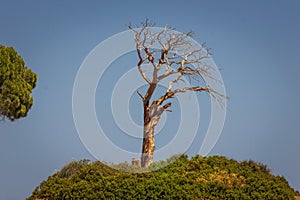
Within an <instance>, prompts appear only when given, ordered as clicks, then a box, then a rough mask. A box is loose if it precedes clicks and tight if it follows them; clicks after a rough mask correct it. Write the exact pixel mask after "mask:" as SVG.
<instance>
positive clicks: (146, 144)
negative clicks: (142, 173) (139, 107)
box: [141, 104, 164, 167]
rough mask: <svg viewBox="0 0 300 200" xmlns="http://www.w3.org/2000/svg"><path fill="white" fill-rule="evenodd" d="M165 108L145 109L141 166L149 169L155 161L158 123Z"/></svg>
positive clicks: (147, 107) (154, 106)
mask: <svg viewBox="0 0 300 200" xmlns="http://www.w3.org/2000/svg"><path fill="white" fill-rule="evenodd" d="M163 111H164V108H163V107H162V106H157V105H156V104H153V105H152V106H151V107H150V108H149V106H145V107H144V133H143V146H142V157H141V166H142V167H148V166H149V165H150V164H151V163H152V161H153V153H154V150H155V144H154V134H155V129H156V126H157V123H158V121H159V119H160V116H161V115H162V113H163Z"/></svg>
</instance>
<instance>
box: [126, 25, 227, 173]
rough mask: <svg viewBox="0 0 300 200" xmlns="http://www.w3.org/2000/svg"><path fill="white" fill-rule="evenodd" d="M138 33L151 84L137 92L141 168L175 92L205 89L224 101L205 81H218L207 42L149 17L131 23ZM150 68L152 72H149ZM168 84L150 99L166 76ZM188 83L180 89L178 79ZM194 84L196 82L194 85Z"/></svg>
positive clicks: (141, 57)
mask: <svg viewBox="0 0 300 200" xmlns="http://www.w3.org/2000/svg"><path fill="white" fill-rule="evenodd" d="M129 28H130V29H131V30H132V31H134V33H135V37H134V40H135V44H136V52H137V56H138V63H137V68H138V70H139V72H140V74H141V76H142V77H143V79H144V80H145V81H146V82H147V83H148V89H147V91H146V94H142V93H141V92H140V91H137V93H138V95H139V96H140V97H141V99H142V101H143V106H144V134H143V146H142V157H141V165H142V167H146V166H149V165H150V164H151V163H152V160H153V152H154V150H155V144H154V133H155V128H156V125H157V123H158V121H159V119H160V116H161V115H162V113H163V112H164V111H171V110H170V107H171V105H172V103H171V102H167V100H169V99H170V98H174V97H175V95H176V94H179V93H185V92H187V91H192V92H206V93H209V94H211V95H212V96H214V97H215V98H216V99H218V100H220V102H221V101H222V98H224V96H223V95H222V94H220V93H218V92H217V91H215V90H214V89H213V88H210V87H209V86H208V85H206V84H205V81H204V77H205V78H210V79H214V80H215V81H219V80H217V79H216V78H215V77H214V76H213V75H212V74H211V73H210V71H211V70H212V66H211V65H210V64H208V62H206V60H207V59H209V58H210V56H211V52H210V49H207V48H206V46H205V44H202V45H201V46H200V48H199V46H196V45H195V44H194V43H193V42H192V41H191V36H192V35H193V33H192V32H186V33H185V32H177V31H174V29H172V28H171V27H169V26H167V25H166V26H165V27H164V28H160V29H155V28H154V24H153V23H151V22H149V21H148V20H146V21H145V22H143V23H141V27H138V26H136V27H135V28H134V27H133V26H131V25H129ZM146 68H151V74H150V75H149V74H147V73H146V71H147V70H148V69H146ZM167 78H168V80H169V82H168V87H167V88H166V91H165V93H164V94H162V95H161V96H160V97H159V98H157V99H154V100H152V102H151V98H152V96H153V94H154V92H155V90H156V88H157V86H158V84H159V83H160V82H161V81H163V80H165V79H167ZM186 80H189V84H187V86H185V87H182V88H178V87H175V86H174V85H176V84H177V85H179V84H178V83H179V82H186ZM192 83H194V84H192Z"/></svg>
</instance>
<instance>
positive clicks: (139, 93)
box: [136, 90, 145, 101]
mask: <svg viewBox="0 0 300 200" xmlns="http://www.w3.org/2000/svg"><path fill="white" fill-rule="evenodd" d="M136 92H137V93H138V95H139V96H140V97H141V98H142V100H143V101H144V100H145V97H144V96H143V95H142V93H141V92H140V91H139V90H137V91H136Z"/></svg>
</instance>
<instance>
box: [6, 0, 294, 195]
mask: <svg viewBox="0 0 300 200" xmlns="http://www.w3.org/2000/svg"><path fill="white" fill-rule="evenodd" d="M0 8H1V12H0V43H1V44H3V45H7V46H13V47H15V49H16V50H17V51H18V52H19V53H20V54H21V55H22V57H23V58H24V59H25V61H26V64H27V66H29V67H30V68H32V69H33V71H34V72H36V73H37V74H38V75H39V80H38V86H37V88H36V89H35V90H34V93H33V96H34V98H35V104H34V106H33V108H32V109H31V111H30V112H29V115H28V117H27V118H24V119H22V120H19V121H16V122H13V123H10V122H8V121H7V122H5V123H0V159H1V162H0V199H7V200H10V199H11V200H13V199H24V198H25V197H26V196H29V195H30V194H31V192H32V190H33V189H34V188H35V187H36V186H37V185H38V184H39V183H40V182H41V181H42V180H43V179H46V178H47V176H48V175H51V174H52V173H53V172H54V171H55V170H56V169H59V168H60V167H62V166H63V165H64V164H65V163H66V162H68V161H71V160H74V159H76V160H77V159H82V158H88V159H93V157H92V156H91V155H90V154H89V153H88V151H87V150H86V149H85V147H84V146H83V145H82V143H81V142H80V139H79V137H78V135H77V133H76V130H75V126H74V123H73V118H72V88H73V82H74V79H75V76H76V73H77V70H78V69H79V67H80V65H81V63H82V61H83V60H84V58H85V57H86V56H87V54H88V53H89V52H90V51H91V50H92V49H93V48H94V47H95V46H96V45H97V44H99V43H100V42H101V41H103V40H105V39H106V38H107V37H109V36H111V35H113V34H115V33H118V32H121V31H124V30H126V29H127V26H126V25H127V24H128V22H129V21H131V22H140V21H143V20H144V19H145V18H149V19H151V20H153V21H155V22H157V25H158V26H163V25H164V24H170V25H172V26H173V27H175V28H176V29H177V30H179V31H189V30H193V31H194V32H196V36H195V39H196V40H198V41H199V42H203V41H206V42H207V44H208V46H209V47H211V48H212V49H213V52H214V60H215V62H216V63H217V65H218V66H219V67H220V68H222V69H223V70H222V76H223V80H224V82H225V86H226V90H227V93H228V95H229V96H230V101H229V105H228V112H227V119H226V123H225V127H224V130H223V133H222V135H221V137H220V140H219V141H218V143H217V145H216V146H215V148H214V149H213V151H212V152H211V155H225V156H227V157H230V158H234V159H237V160H245V159H253V160H255V161H259V162H263V163H265V164H267V165H268V166H269V167H270V168H271V170H272V171H273V172H274V173H275V174H279V175H283V176H285V177H286V178H287V180H288V181H289V183H290V184H291V185H292V186H293V187H294V188H296V189H298V190H299V189H300V172H299V169H300V160H299V153H300V150H299V146H300V135H299V119H300V117H299V113H300V105H299V102H300V79H299V75H300V66H299V53H300V51H299V47H300V39H299V35H300V26H299V24H300V13H299V10H300V2H299V1H297V0H295V1H292V0H290V1H283V0H279V1H258V0H257V1H209V2H208V1H188V0H185V1H119V2H117V1H38V0H36V1H33V0H27V1H14V0H10V1H3V0H1V1H0ZM99 97H100V96H99ZM191 154H192V153H191Z"/></svg>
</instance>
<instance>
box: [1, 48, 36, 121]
mask: <svg viewBox="0 0 300 200" xmlns="http://www.w3.org/2000/svg"><path fill="white" fill-rule="evenodd" d="M36 81H37V75H36V74H35V73H33V72H32V71H31V70H30V69H28V68H27V67H26V66H25V62H24V60H23V59H22V57H21V56H20V55H19V54H18V53H17V52H16V51H15V50H14V48H13V47H5V46H3V45H0V116H2V117H4V118H5V117H6V118H8V119H9V120H11V121H13V120H15V119H19V118H21V117H25V116H26V115H27V112H28V110H29V109H30V108H31V106H32V104H33V98H32V97H31V92H32V90H33V88H34V87H35V86H36Z"/></svg>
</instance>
